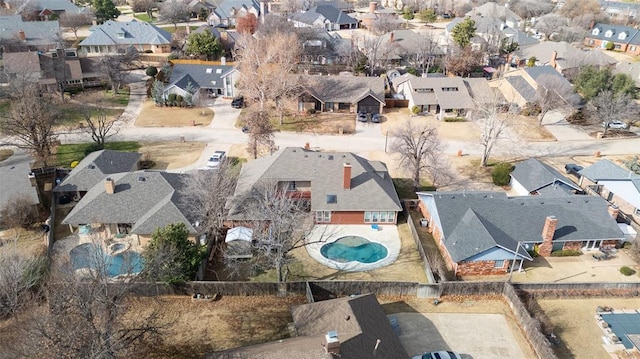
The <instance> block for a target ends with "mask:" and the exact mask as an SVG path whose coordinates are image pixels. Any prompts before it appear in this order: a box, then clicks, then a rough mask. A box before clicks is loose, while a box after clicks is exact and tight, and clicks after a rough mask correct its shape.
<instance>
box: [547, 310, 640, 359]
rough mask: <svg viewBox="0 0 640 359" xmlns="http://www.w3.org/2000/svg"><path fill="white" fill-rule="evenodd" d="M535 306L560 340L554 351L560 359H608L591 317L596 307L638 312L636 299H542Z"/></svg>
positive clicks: (597, 328) (593, 319) (600, 333)
mask: <svg viewBox="0 0 640 359" xmlns="http://www.w3.org/2000/svg"><path fill="white" fill-rule="evenodd" d="M538 304H539V305H540V307H541V308H542V310H544V313H545V314H546V316H547V318H548V319H549V321H551V323H552V324H553V326H554V334H555V335H557V336H558V337H559V338H560V342H561V344H560V345H559V346H558V347H557V349H556V354H557V355H558V357H559V358H609V357H610V356H609V355H608V354H607V352H606V351H605V350H604V348H603V347H602V340H601V339H600V338H601V337H602V336H603V333H602V331H601V330H600V328H599V327H598V325H597V323H596V320H595V317H594V315H595V313H596V307H597V306H608V307H613V308H614V309H640V301H638V299H637V298H597V299H596V298H593V299H591V298H584V299H541V300H538Z"/></svg>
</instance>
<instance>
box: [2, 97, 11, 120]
mask: <svg viewBox="0 0 640 359" xmlns="http://www.w3.org/2000/svg"><path fill="white" fill-rule="evenodd" d="M10 108H11V104H10V103H9V100H5V101H0V117H6V116H7V115H8V114H9V109H10Z"/></svg>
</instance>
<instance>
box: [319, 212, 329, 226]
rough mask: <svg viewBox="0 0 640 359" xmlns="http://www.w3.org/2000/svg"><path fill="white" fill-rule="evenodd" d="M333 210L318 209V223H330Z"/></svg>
mask: <svg viewBox="0 0 640 359" xmlns="http://www.w3.org/2000/svg"><path fill="white" fill-rule="evenodd" d="M330 222H331V211H316V223H330Z"/></svg>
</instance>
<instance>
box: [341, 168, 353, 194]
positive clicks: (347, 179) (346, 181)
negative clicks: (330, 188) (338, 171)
mask: <svg viewBox="0 0 640 359" xmlns="http://www.w3.org/2000/svg"><path fill="white" fill-rule="evenodd" d="M342 188H344V189H351V164H350V163H345V164H344V167H343V168H342Z"/></svg>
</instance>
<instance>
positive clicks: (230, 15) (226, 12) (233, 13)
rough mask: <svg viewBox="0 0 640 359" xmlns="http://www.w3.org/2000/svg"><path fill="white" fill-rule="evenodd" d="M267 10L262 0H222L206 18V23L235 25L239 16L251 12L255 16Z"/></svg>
mask: <svg viewBox="0 0 640 359" xmlns="http://www.w3.org/2000/svg"><path fill="white" fill-rule="evenodd" d="M266 12H267V9H266V8H265V5H264V2H262V3H260V2H258V1H256V0H222V1H220V2H219V3H218V4H217V5H216V7H215V8H214V9H213V12H212V13H211V14H210V15H209V17H208V18H207V23H208V24H209V25H212V26H221V27H229V26H235V25H236V22H237V19H238V18H239V17H244V16H247V15H248V14H253V15H255V16H256V18H260V17H261V16H264V15H265V13H266Z"/></svg>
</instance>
